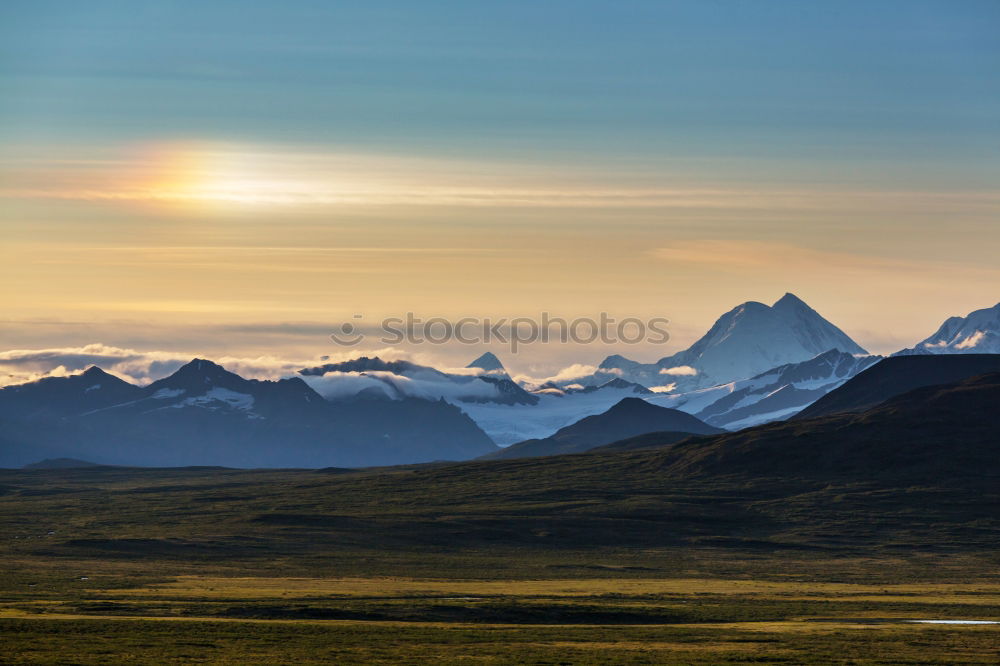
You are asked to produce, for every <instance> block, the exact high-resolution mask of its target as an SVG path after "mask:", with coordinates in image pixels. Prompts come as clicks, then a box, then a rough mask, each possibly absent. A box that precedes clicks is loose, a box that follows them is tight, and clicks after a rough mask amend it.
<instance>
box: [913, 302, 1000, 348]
mask: <svg viewBox="0 0 1000 666" xmlns="http://www.w3.org/2000/svg"><path fill="white" fill-rule="evenodd" d="M898 353H899V354H901V355H903V354H1000V303H997V304H996V305H994V306H993V307H991V308H983V309H982V310H976V311H974V312H970V313H969V314H968V315H967V316H965V317H949V318H948V319H946V320H945V322H944V323H943V324H941V326H940V328H938V330H937V331H935V332H934V334H933V335H931V336H930V337H928V338H926V339H924V340H923V341H921V342H920V343H918V344H917V346H916V347H913V348H911V349H904V350H903V351H901V352H898Z"/></svg>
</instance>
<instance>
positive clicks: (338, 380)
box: [0, 294, 1000, 467]
mask: <svg viewBox="0 0 1000 666" xmlns="http://www.w3.org/2000/svg"><path fill="white" fill-rule="evenodd" d="M998 339H1000V305H997V306H995V307H993V308H987V309H983V310H977V311H975V312H973V313H971V314H969V315H968V316H966V317H952V318H950V319H948V320H947V321H945V322H944V323H943V324H942V326H941V327H939V329H938V330H937V331H936V332H935V333H934V334H933V335H931V336H930V337H928V338H927V339H925V340H924V341H922V342H920V343H918V344H917V345H915V346H914V347H912V348H910V349H905V350H901V351H900V352H898V353H896V354H894V355H892V356H891V357H889V358H887V359H883V358H882V357H880V356H875V355H869V354H866V353H864V350H863V349H862V348H861V347H860V346H859V345H857V344H856V343H854V342H853V341H851V340H850V338H849V337H847V336H846V335H845V334H844V333H843V332H842V331H840V329H838V328H836V327H835V326H833V325H832V324H830V323H829V322H827V321H826V320H825V319H823V318H822V317H821V316H820V315H819V314H818V313H816V312H815V311H814V310H813V309H811V308H809V307H808V306H807V305H806V304H805V303H803V302H802V301H801V300H800V299H798V298H797V297H795V296H794V295H792V294H786V295H785V296H784V297H782V298H781V299H779V300H778V301H777V302H775V303H774V304H773V305H771V306H767V305H764V304H762V303H757V302H748V303H744V304H742V305H740V306H738V307H736V308H734V309H733V310H731V311H729V312H727V313H726V314H725V315H723V316H722V317H720V318H719V320H718V321H717V322H716V323H715V325H714V326H713V327H712V328H711V330H709V331H708V332H707V333H706V334H705V335H704V336H703V337H702V338H701V339H700V340H698V341H697V342H696V343H695V344H694V345H692V346H691V347H690V348H689V349H687V350H684V351H682V352H678V353H676V354H673V355H671V356H667V357H664V358H662V359H660V360H659V361H657V362H656V363H651V364H643V363H637V362H634V361H630V360H628V359H625V358H624V357H620V356H613V357H609V358H608V359H606V360H605V362H604V363H602V367H601V368H600V369H599V370H598V371H597V372H595V373H594V374H593V375H592V376H589V377H585V378H582V379H581V378H577V379H574V380H559V381H555V380H552V381H545V382H541V383H536V384H533V383H528V382H522V383H519V382H517V381H515V380H514V379H512V378H511V376H510V374H509V373H508V372H507V370H506V368H505V367H504V365H503V363H502V362H501V361H500V359H499V358H497V357H496V355H494V354H492V353H490V352H486V353H484V354H482V355H481V356H479V357H478V358H476V359H475V360H474V361H472V362H471V363H469V364H468V366H467V367H465V368H458V369H451V370H440V369H437V368H433V367H430V366H424V365H419V364H416V363H413V362H410V361H403V360H396V361H386V360H383V359H380V358H377V357H365V356H361V357H359V358H355V359H352V360H348V361H341V362H333V363H325V364H323V365H318V366H315V367H309V368H303V369H302V370H300V371H299V373H298V376H297V377H290V378H286V379H281V380H277V381H262V380H256V379H245V378H243V377H240V376H239V375H236V374H234V373H231V372H228V371H226V370H225V369H224V368H222V367H221V366H219V365H217V364H215V363H213V362H211V361H208V360H204V359H194V360H193V361H191V362H190V363H188V364H186V365H184V366H183V367H181V368H180V369H179V370H177V371H176V372H175V373H174V374H172V375H170V376H168V377H164V378H162V379H159V380H157V381H155V382H153V383H151V384H149V385H147V386H137V385H134V384H130V383H128V382H126V381H123V380H122V379H120V378H118V377H116V376H114V375H111V374H109V373H107V372H104V371H103V370H101V369H100V368H97V367H91V368H89V369H88V370H86V371H85V372H83V373H82V374H79V375H71V376H66V377H48V378H45V379H41V380H38V381H35V382H29V383H26V384H21V385H17V386H8V387H6V388H3V389H0V465H12V464H25V463H31V462H35V461H38V460H40V459H43V458H74V459H81V460H86V461H91V462H95V463H99V464H133V465H181V464H184V465H187V464H191V465H210V464H216V465H229V466H239V467H260V466H282V467H288V466H303V467H316V466H341V467H349V466H366V465H391V464H406V463H420V462H430V461H436V460H466V459H470V458H474V457H479V456H486V457H492V458H505V457H514V456H521V455H550V454H553V453H560V452H576V451H583V450H587V449H589V448H592V447H593V446H601V445H605V444H609V443H611V442H612V441H613V440H614V439H627V438H629V437H631V436H632V435H641V436H643V437H645V436H646V435H648V433H649V432H651V431H654V430H670V431H672V432H679V433H700V434H707V432H713V431H715V430H718V429H725V430H730V431H740V430H743V429H746V428H752V427H754V426H758V425H760V424H764V423H769V422H776V421H783V420H786V419H794V420H796V421H801V420H803V419H810V418H816V417H820V416H828V415H830V414H831V413H833V412H841V411H844V410H853V411H855V412H857V411H859V410H864V409H868V408H871V407H874V406H875V405H876V404H877V403H879V402H881V401H884V400H886V399H888V398H889V397H892V396H894V395H898V394H900V393H903V392H905V391H909V390H913V389H918V388H921V387H924V386H929V385H936V384H943V383H948V382H953V381H958V380H961V379H963V378H966V377H969V376H971V375H973V374H983V373H988V372H995V371H1000V364H997V363H996V359H997V358H998V357H996V356H993V355H990V354H982V353H978V354H977V353H973V352H978V351H981V350H992V349H994V348H995V347H996V346H997V340H998ZM824 347H826V348H825V349H824ZM816 350H819V351H816ZM916 359H928V360H924V361H920V360H916ZM782 360H784V361H786V362H783V363H778V364H777V365H772V366H768V367H765V368H764V369H763V370H761V371H759V372H755V371H754V369H755V368H758V367H760V366H764V365H767V364H769V363H775V362H776V361H782ZM744 373H749V374H744ZM718 378H728V381H723V382H718V383H713V381H712V380H714V379H718ZM664 382H669V385H664ZM654 389H655V390H654ZM640 403H641V404H645V405H649V407H650V410H647V411H646V412H641V411H640V410H642V409H645V408H644V407H641V406H640ZM622 405H625V406H628V405H631V408H630V409H632V410H633V412H634V413H633V414H632V418H631V419H630V418H625V417H623V412H622V410H624V409H626V407H623V406H622ZM655 410H665V411H662V412H658V413H659V414H660V416H661V417H662V416H663V415H664V414H666V413H670V414H671V415H672V416H671V417H670V418H672V419H674V422H677V423H679V422H680V421H678V419H680V416H678V415H684V416H686V417H690V419H691V421H689V422H688V424H687V425H686V426H681V425H675V426H671V425H669V424H666V423H663V424H661V425H657V426H655V427H653V425H651V424H654V425H655V423H654V422H656V423H658V421H657V418H654V417H653V416H652V415H653V414H654V413H657V412H655ZM602 423H604V424H614V425H609V426H608V427H607V428H605V429H604V430H603V431H602V430H601V428H602V427H603V426H601V424H602ZM692 424H695V425H692ZM705 428H711V429H713V430H709V431H707V432H706V431H705V430H704V429H705ZM585 433H586V434H585ZM643 441H646V440H643ZM633 443H634V442H633ZM498 444H499V445H500V446H508V445H515V446H514V447H512V448H511V449H509V452H507V451H501V450H499V449H498V448H497V445H498Z"/></svg>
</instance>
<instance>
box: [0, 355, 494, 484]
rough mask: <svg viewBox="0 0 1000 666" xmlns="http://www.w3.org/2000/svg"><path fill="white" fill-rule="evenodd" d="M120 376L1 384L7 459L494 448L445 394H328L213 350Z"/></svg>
mask: <svg viewBox="0 0 1000 666" xmlns="http://www.w3.org/2000/svg"><path fill="white" fill-rule="evenodd" d="M110 377H111V376H110V375H107V373H103V372H102V371H100V370H97V369H94V368H92V369H90V370H88V371H87V372H85V373H83V374H82V375H76V376H71V377H59V378H51V379H46V380H42V381H40V382H34V383H32V384H26V385H21V386H14V387H7V388H5V389H0V418H3V419H4V423H3V424H2V432H3V441H2V442H0V465H5V466H19V465H23V464H26V463H30V462H33V461H36V460H38V459H40V458H77V459H84V460H92V461H94V462H96V463H99V464H113V465H138V466H184V465H220V466H229V467H336V466H339V467H358V466H369V465H387V464H404V463H417V462H429V461H434V460H464V459H469V458H473V457H475V456H477V455H481V454H483V453H487V452H489V451H491V450H495V449H496V445H495V444H493V442H492V440H490V439H489V437H488V436H487V435H486V434H485V433H484V432H483V431H482V430H481V429H480V428H479V427H478V426H477V425H476V424H475V423H474V422H473V421H472V420H471V419H470V418H469V417H468V416H467V415H466V414H464V413H463V412H462V411H461V410H460V409H458V408H457V407H455V406H453V405H450V404H448V403H445V402H443V401H432V400H423V399H420V398H404V399H399V400H391V399H387V398H378V399H375V398H370V397H365V396H356V397H354V398H351V399H348V400H342V401H337V402H329V401H327V400H325V399H324V398H323V397H322V396H320V395H319V394H318V393H316V392H315V391H314V390H313V389H312V388H310V387H309V386H308V385H307V384H306V383H305V382H304V381H302V379H300V378H298V377H295V378H291V379H281V380H277V381H262V380H252V379H244V378H243V377H240V376H239V375H237V374H235V373H232V372H229V371H227V370H226V369H225V368H223V367H222V366H219V365H217V364H215V363H212V362H211V361H207V360H204V359H194V360H192V361H191V362H190V363H188V364H186V365H185V366H183V367H182V368H180V369H179V370H177V372H175V373H174V374H172V375H170V376H169V377H165V378H163V379H161V380H158V381H156V382H153V383H152V384H150V385H149V386H146V387H137V386H133V385H131V384H128V383H127V382H122V381H121V380H117V379H115V380H114V381H113V382H112V381H110V380H109V379H108V378H110ZM97 384H100V387H101V388H100V389H94V388H93V386H96V385H97ZM105 385H107V386H108V387H109V388H108V389H107V390H104V386H105Z"/></svg>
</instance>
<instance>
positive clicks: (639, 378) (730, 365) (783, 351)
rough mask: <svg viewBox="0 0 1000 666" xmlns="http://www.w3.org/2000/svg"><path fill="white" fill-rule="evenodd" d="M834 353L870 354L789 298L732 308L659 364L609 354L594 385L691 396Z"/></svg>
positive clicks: (797, 299) (790, 296)
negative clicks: (620, 381) (610, 382)
mask: <svg viewBox="0 0 1000 666" xmlns="http://www.w3.org/2000/svg"><path fill="white" fill-rule="evenodd" d="M830 349H836V350H839V351H842V352H846V353H848V354H866V353H867V352H865V350H864V349H863V348H861V347H860V346H859V345H858V344H857V343H856V342H854V341H853V340H851V338H850V337H848V336H847V335H846V334H845V333H844V332H843V331H841V330H840V329H839V328H837V327H836V326H834V325H833V324H831V323H830V322H828V321H827V320H826V319H824V318H823V317H822V316H820V315H819V313H817V312H816V311H815V310H813V309H812V308H810V307H809V306H808V305H806V304H805V303H804V302H803V301H802V300H801V299H799V298H798V297H796V296H795V295H793V294H785V295H784V296H783V297H782V298H781V299H779V300H778V301H777V302H775V303H774V305H771V306H768V305H765V304H763V303H758V302H756V301H749V302H747V303H743V304H742V305H739V306H737V307H735V308H733V309H732V310H730V311H729V312H727V313H726V314H724V315H722V316H721V317H720V318H719V319H718V320H717V321H716V322H715V324H714V325H713V326H712V328H711V329H709V331H708V332H707V333H706V334H705V335H704V336H702V338H701V339H699V340H698V341H697V342H695V343H694V344H693V345H692V346H691V347H689V348H688V349H686V350H684V351H681V352H678V353H676V354H674V355H672V356H668V357H665V358H662V359H660V360H659V361H657V362H656V363H647V364H644V363H637V362H636V361H632V360H630V359H627V358H624V357H622V356H617V355H615V356H609V357H608V358H606V359H605V360H604V361H603V362H602V363H601V365H600V367H599V369H598V371H597V372H596V373H594V375H593V377H592V378H591V381H592V382H594V383H600V382H603V381H607V379H610V378H611V377H622V378H624V379H627V380H629V381H634V382H638V383H640V384H643V385H644V386H650V387H651V386H664V385H670V384H674V385H675V388H674V390H675V392H687V391H691V390H694V389H698V388H707V387H711V386H716V385H720V384H725V383H728V382H732V381H735V380H739V379H745V378H749V377H753V376H755V375H757V374H759V373H761V372H765V371H767V370H769V369H771V368H775V367H777V366H780V365H784V364H787V363H800V362H802V361H807V360H809V359H811V358H813V357H814V356H816V355H817V354H821V353H823V352H825V351H828V350H830Z"/></svg>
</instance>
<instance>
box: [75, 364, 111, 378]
mask: <svg viewBox="0 0 1000 666" xmlns="http://www.w3.org/2000/svg"><path fill="white" fill-rule="evenodd" d="M80 376H81V377H86V378H87V379H102V378H104V377H113V376H114V375H111V374H109V373H107V372H105V371H104V370H101V369H100V368H99V367H97V366H96V365H92V366H90V367H89V368H87V369H86V370H84V371H83V372H82V373H81V374H80Z"/></svg>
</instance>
